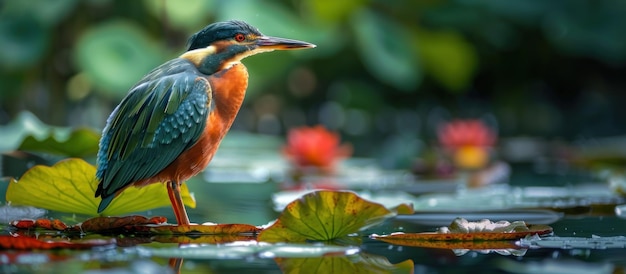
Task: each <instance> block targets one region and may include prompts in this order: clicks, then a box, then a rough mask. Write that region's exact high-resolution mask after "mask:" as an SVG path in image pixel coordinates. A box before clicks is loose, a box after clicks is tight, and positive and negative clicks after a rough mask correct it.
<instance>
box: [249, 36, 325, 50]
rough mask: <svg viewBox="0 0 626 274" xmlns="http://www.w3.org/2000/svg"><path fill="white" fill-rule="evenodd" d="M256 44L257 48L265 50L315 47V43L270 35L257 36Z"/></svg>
mask: <svg viewBox="0 0 626 274" xmlns="http://www.w3.org/2000/svg"><path fill="white" fill-rule="evenodd" d="M256 44H257V45H258V46H259V48H262V49H267V50H292V49H307V48H314V47H315V45H314V44H311V43H307V42H303V41H298V40H293V39H286V38H279V37H271V36H262V37H259V38H258V40H257V42H256Z"/></svg>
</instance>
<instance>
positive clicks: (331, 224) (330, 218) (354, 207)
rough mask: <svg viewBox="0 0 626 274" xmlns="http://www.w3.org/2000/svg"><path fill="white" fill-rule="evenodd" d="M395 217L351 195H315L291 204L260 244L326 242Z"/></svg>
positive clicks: (324, 192)
mask: <svg viewBox="0 0 626 274" xmlns="http://www.w3.org/2000/svg"><path fill="white" fill-rule="evenodd" d="M393 215H394V213H392V212H391V211H389V210H388V209H386V208H385V207H384V206H382V205H380V204H376V203H372V202H369V201H367V200H365V199H362V198H361V197H359V196H358V195H356V194H354V193H353V192H344V191H316V192H311V193H309V194H306V195H304V196H302V197H301V198H300V199H298V200H295V201H293V202H291V203H290V204H289V205H287V207H286V208H285V209H284V210H283V213H282V214H281V215H280V217H279V218H278V220H277V221H276V223H274V224H273V225H272V226H271V227H269V228H267V229H266V230H264V231H262V232H261V234H260V235H259V241H268V242H278V241H288V242H291V241H304V240H319V241H327V240H331V239H337V238H340V237H343V236H347V235H348V234H351V233H355V232H357V231H359V230H361V229H365V228H367V227H369V226H372V225H374V224H377V223H379V222H381V221H382V220H384V218H386V217H390V216H393Z"/></svg>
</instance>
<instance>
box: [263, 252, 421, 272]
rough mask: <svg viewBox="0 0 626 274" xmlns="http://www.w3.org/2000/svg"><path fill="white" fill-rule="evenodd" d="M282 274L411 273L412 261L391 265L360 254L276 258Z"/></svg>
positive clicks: (379, 258) (371, 256) (378, 258)
mask: <svg viewBox="0 0 626 274" xmlns="http://www.w3.org/2000/svg"><path fill="white" fill-rule="evenodd" d="M275 260H276V263H277V264H278V266H279V267H280V269H281V270H282V272H283V273H308V272H312V273H376V274H383V273H398V274H399V273H413V270H414V263H413V260H405V261H403V262H400V263H397V264H391V263H389V261H388V260H387V258H385V257H381V256H374V255H368V254H361V255H359V256H358V257H357V256H353V257H346V256H330V257H314V258H277V259H275Z"/></svg>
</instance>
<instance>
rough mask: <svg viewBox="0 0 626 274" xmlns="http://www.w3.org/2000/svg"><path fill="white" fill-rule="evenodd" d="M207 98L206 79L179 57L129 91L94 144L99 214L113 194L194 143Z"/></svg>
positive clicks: (149, 174)
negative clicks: (96, 145) (95, 148)
mask: <svg viewBox="0 0 626 274" xmlns="http://www.w3.org/2000/svg"><path fill="white" fill-rule="evenodd" d="M207 91H209V92H207ZM210 94H211V93H210V85H209V83H208V81H207V80H206V79H204V78H202V77H199V76H198V73H197V70H196V68H195V67H194V66H193V64H191V63H189V61H187V60H184V59H174V60H172V61H170V62H167V63H165V64H163V65H162V66H160V67H158V68H156V69H155V70H153V71H152V72H150V73H149V74H148V75H146V76H145V77H144V78H143V79H142V80H141V81H140V82H139V83H138V84H137V85H136V86H135V87H133V88H132V89H131V91H130V92H129V94H128V95H127V96H126V98H124V99H123V100H122V102H121V103H120V104H119V105H118V106H117V108H116V109H115V110H114V111H113V113H112V114H111V116H110V117H109V119H108V120H107V125H106V127H105V128H104V131H103V133H102V139H101V140H100V150H99V152H98V159H97V161H98V171H97V173H96V177H97V178H98V180H99V181H100V185H99V186H98V190H97V191H96V196H102V197H103V203H101V205H100V208H99V211H102V210H104V208H106V206H107V205H108V204H109V203H110V201H111V199H112V198H109V196H111V195H113V194H114V193H115V192H116V191H118V190H120V189H122V188H124V187H126V186H128V185H130V184H132V183H133V182H136V181H139V180H142V179H146V178H150V177H152V176H154V175H156V174H158V173H159V172H160V171H161V170H163V169H164V168H166V167H167V166H168V165H169V164H171V163H172V162H173V161H174V160H175V159H176V158H177V157H178V156H179V155H180V154H181V153H183V152H184V151H185V150H187V149H188V148H189V147H191V146H192V145H193V144H195V142H196V141H197V140H198V139H199V138H200V136H201V134H202V132H203V130H204V128H205V126H206V120H207V119H206V118H207V116H208V114H209V112H210V109H209V108H210V106H211V97H210Z"/></svg>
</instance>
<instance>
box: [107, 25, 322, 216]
mask: <svg viewBox="0 0 626 274" xmlns="http://www.w3.org/2000/svg"><path fill="white" fill-rule="evenodd" d="M187 44H188V48H187V50H186V51H185V52H184V53H182V54H181V55H180V56H179V57H177V58H174V59H172V60H169V61H167V62H165V63H163V64H162V65H160V66H158V67H156V68H154V69H153V70H152V71H150V72H149V73H148V74H147V75H145V76H144V77H143V78H142V79H140V80H139V82H137V84H135V85H134V86H133V87H132V88H130V90H129V92H128V93H127V95H126V96H125V97H124V98H123V99H122V100H121V102H120V103H119V104H118V105H117V107H115V109H114V110H113V112H112V113H111V114H110V116H109V118H108V119H107V121H106V125H105V127H104V129H103V131H102V137H101V139H100V142H99V149H98V154H97V156H96V166H97V171H96V179H97V181H98V187H97V189H96V191H95V197H96V198H97V197H101V199H102V200H101V201H100V204H99V206H98V214H100V213H101V212H103V211H104V210H105V209H106V207H107V206H108V205H109V204H110V203H111V202H112V201H113V199H114V198H115V197H116V196H117V195H119V194H120V193H121V192H122V191H124V190H125V189H126V188H128V187H130V186H135V187H142V186H146V185H149V184H154V183H165V185H166V188H167V192H168V196H169V199H170V202H171V204H172V208H173V211H174V215H175V217H176V222H177V223H178V224H179V225H186V224H190V221H189V217H188V216H187V212H186V210H185V206H184V204H183V200H182V197H181V193H180V191H181V184H182V183H183V182H184V181H186V180H187V179H189V178H191V177H193V176H195V175H196V174H198V173H199V172H201V171H202V170H204V169H205V168H206V167H207V165H208V164H209V162H210V161H211V159H212V158H213V156H214V154H215V152H216V150H217V149H218V147H219V145H220V142H221V140H222V139H223V137H224V136H225V135H226V133H227V132H228V131H229V129H230V127H231V125H232V124H233V121H234V119H235V117H236V115H237V112H238V111H239V109H240V107H241V105H242V102H243V100H244V96H245V93H246V89H247V86H248V71H247V69H246V67H245V66H244V65H243V64H242V63H241V60H242V59H244V58H246V57H248V56H251V55H254V54H257V53H264V52H270V51H273V50H295V49H307V48H314V47H316V46H315V45H314V44H311V43H308V42H304V41H298V40H293V39H286V38H279V37H272V36H265V35H263V34H262V33H261V32H260V31H259V30H258V29H257V28H255V27H253V26H251V25H250V24H248V23H246V22H243V21H238V20H230V21H223V22H216V23H212V24H209V25H207V26H206V27H204V28H203V29H202V30H200V31H198V32H197V33H195V34H193V35H192V36H191V37H190V38H189V40H188V43H187ZM267 66H271V64H267ZM137 199H141V197H137Z"/></svg>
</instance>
